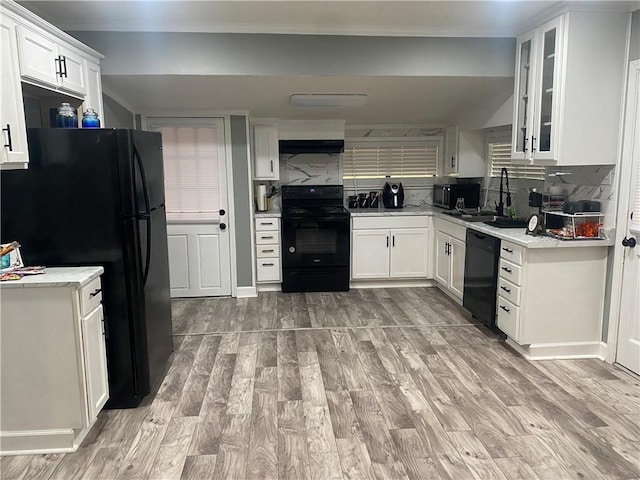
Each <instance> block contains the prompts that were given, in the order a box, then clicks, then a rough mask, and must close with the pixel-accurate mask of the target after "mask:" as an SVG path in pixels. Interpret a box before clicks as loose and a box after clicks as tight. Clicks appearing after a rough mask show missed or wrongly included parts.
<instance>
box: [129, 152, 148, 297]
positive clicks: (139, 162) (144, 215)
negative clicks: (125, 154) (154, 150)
mask: <svg viewBox="0 0 640 480" xmlns="http://www.w3.org/2000/svg"><path fill="white" fill-rule="evenodd" d="M133 156H134V157H135V159H136V164H137V165H138V169H139V170H140V178H141V180H142V195H143V196H144V209H145V211H144V213H142V214H140V213H139V214H138V215H137V216H138V219H140V220H145V221H146V222H147V252H146V258H145V264H144V270H143V274H142V284H143V285H146V284H147V278H148V277H149V268H150V267H151V201H150V200H149V187H148V185H147V175H146V173H145V171H144V163H143V161H142V156H141V155H140V152H139V150H138V147H137V146H136V143H135V142H133Z"/></svg>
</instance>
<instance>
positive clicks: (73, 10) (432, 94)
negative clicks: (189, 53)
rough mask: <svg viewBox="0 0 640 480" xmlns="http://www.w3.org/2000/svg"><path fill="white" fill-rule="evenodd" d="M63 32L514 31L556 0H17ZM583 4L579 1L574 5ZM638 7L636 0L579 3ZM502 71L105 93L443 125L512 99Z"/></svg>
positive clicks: (137, 99) (127, 98) (160, 82)
mask: <svg viewBox="0 0 640 480" xmlns="http://www.w3.org/2000/svg"><path fill="white" fill-rule="evenodd" d="M19 3H21V4H22V5H23V6H25V7H26V8H28V9H30V10H32V11H34V12H35V13H36V14H38V15H39V16H41V17H43V18H45V19H46V20H48V21H50V22H51V23H53V24H54V25H56V26H58V27H59V28H61V29H63V30H67V31H145V32H148V31H164V32H226V33H279V34H320V35H323V34H326V35H336V34H339V35H380V36H452V37H455V36H464V37H515V36H517V35H518V33H521V32H522V31H523V30H524V29H525V28H527V25H529V24H530V23H531V21H532V19H534V18H535V17H536V16H539V15H542V14H543V12H545V11H547V10H549V9H554V8H558V7H559V6H560V3H559V2H556V1H551V0H536V1H524V0H500V1H484V0H468V1H453V0H452V1H420V0H416V1H349V0H342V1H328V2H320V1H270V0H265V1H242V0H235V1H208V0H200V1H174V0H137V1H111V0H84V1H67V0H63V1H60V0H51V1H22V2H19ZM573 3H577V2H573ZM580 3H581V4H586V5H588V6H589V8H600V7H601V6H602V5H603V4H605V5H606V6H607V8H611V7H612V6H613V7H615V8H617V9H621V10H625V11H633V10H635V9H637V8H639V6H640V2H638V1H635V2H628V1H624V2H617V1H613V0H609V1H606V2H580ZM512 83H513V80H512V79H505V78H477V77H474V78H462V77H460V78H457V77H456V78H451V77H448V78H443V77H440V78H437V77H391V76H376V77H346V76H333V77H329V76H326V77H325V76H309V77H300V76H269V77H267V76H181V75H177V76H137V75H103V85H104V87H105V91H107V92H110V93H113V94H114V95H115V96H117V97H118V98H119V99H120V100H123V101H124V102H125V103H126V104H127V105H128V106H129V107H131V108H134V109H135V110H136V111H141V110H147V109H161V108H164V109H169V108H181V107H182V108H189V109H193V108H205V109H227V110H228V109H234V110H249V111H250V112H251V115H252V116H269V117H277V118H293V119H295V118H301V119H302V118H304V119H307V118H342V119H345V120H346V121H347V123H351V124H354V123H360V124H362V123H413V124H416V123H420V124H431V125H434V124H442V123H447V122H449V121H451V119H452V118H453V119H455V118H456V117H460V116H465V115H466V114H467V113H469V112H470V111H472V110H473V109H476V108H481V107H482V106H483V105H484V104H486V103H487V99H489V98H495V97H500V96H501V97H504V96H505V93H506V95H507V96H508V94H509V92H511V91H512V90H513V85H512ZM309 92H317V93H366V94H367V95H369V101H368V102H367V105H366V106H365V107H359V108H349V109H345V108H341V109H319V108H315V109H308V108H307V109H304V108H294V107H292V106H290V105H289V103H288V101H289V96H290V95H291V94H293V93H309Z"/></svg>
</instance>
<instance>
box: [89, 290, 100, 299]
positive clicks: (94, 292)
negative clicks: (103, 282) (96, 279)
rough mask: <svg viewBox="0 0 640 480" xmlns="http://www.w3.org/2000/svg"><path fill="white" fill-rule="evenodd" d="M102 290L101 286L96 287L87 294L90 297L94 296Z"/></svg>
mask: <svg viewBox="0 0 640 480" xmlns="http://www.w3.org/2000/svg"><path fill="white" fill-rule="evenodd" d="M101 291H102V289H101V288H96V289H95V290H94V291H93V292H91V293H90V294H89V296H90V297H95V296H96V295H98V294H99V293H100V292H101Z"/></svg>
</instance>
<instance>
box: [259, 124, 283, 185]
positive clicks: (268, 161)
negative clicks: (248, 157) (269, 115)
mask: <svg viewBox="0 0 640 480" xmlns="http://www.w3.org/2000/svg"><path fill="white" fill-rule="evenodd" d="M253 168H254V170H253V171H254V179H256V180H278V179H279V178H280V155H279V148H278V127H277V125H276V124H275V123H274V124H265V125H255V126H254V127H253Z"/></svg>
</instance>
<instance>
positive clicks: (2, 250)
mask: <svg viewBox="0 0 640 480" xmlns="http://www.w3.org/2000/svg"><path fill="white" fill-rule="evenodd" d="M21 267H24V263H22V255H20V244H19V243H18V242H10V243H2V244H0V273H4V272H11V271H13V270H15V269H16V268H21Z"/></svg>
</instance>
